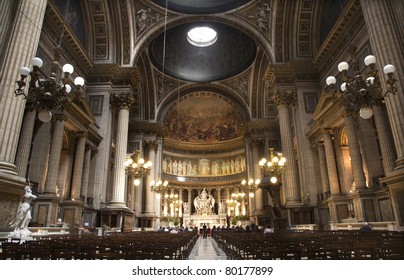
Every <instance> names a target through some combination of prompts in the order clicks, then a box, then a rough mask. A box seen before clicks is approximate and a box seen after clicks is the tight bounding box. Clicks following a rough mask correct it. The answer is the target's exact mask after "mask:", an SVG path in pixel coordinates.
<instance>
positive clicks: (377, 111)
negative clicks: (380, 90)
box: [372, 105, 397, 175]
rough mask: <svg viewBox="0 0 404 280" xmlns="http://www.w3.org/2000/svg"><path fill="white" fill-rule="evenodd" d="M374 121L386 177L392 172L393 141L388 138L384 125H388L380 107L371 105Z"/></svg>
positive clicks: (393, 160)
mask: <svg viewBox="0 0 404 280" xmlns="http://www.w3.org/2000/svg"><path fill="white" fill-rule="evenodd" d="M372 108H373V112H374V120H375V125H376V130H377V136H378V138H379V143H380V151H381V153H382V158H383V169H384V174H385V175H388V174H390V173H391V172H393V171H394V167H395V161H396V157H397V156H396V152H395V150H394V143H393V139H392V138H391V137H390V136H391V135H390V131H389V129H388V128H387V126H386V124H387V123H388V121H387V119H386V117H385V113H384V111H383V108H382V106H381V105H373V106H372Z"/></svg>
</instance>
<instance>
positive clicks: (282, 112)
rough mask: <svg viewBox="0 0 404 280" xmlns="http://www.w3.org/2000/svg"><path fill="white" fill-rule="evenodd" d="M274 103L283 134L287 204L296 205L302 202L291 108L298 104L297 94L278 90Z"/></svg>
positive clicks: (291, 91)
mask: <svg viewBox="0 0 404 280" xmlns="http://www.w3.org/2000/svg"><path fill="white" fill-rule="evenodd" d="M274 101H275V104H276V105H277V108H278V115H279V127H280V132H281V143H282V153H283V156H284V157H285V158H286V166H285V171H284V176H283V178H284V180H285V182H283V183H284V184H283V185H284V186H285V190H286V204H287V205H288V204H290V205H293V206H294V205H296V203H299V202H300V195H299V180H298V176H299V173H298V169H297V165H296V158H295V152H294V146H293V134H292V126H291V120H290V113H289V106H291V105H292V104H294V103H295V102H296V92H295V91H293V90H285V91H281V90H277V91H276V92H275V93H274Z"/></svg>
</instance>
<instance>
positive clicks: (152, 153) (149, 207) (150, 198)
mask: <svg viewBox="0 0 404 280" xmlns="http://www.w3.org/2000/svg"><path fill="white" fill-rule="evenodd" d="M146 147H147V148H148V157H147V160H150V161H152V164H154V168H152V169H151V172H150V175H149V176H147V178H145V179H146V213H152V214H154V215H155V214H156V203H155V201H156V199H155V194H154V193H153V192H152V191H151V184H150V182H151V180H152V178H155V170H156V169H158V168H159V163H158V162H156V160H155V159H156V151H157V149H158V145H157V143H156V141H150V142H147V143H146Z"/></svg>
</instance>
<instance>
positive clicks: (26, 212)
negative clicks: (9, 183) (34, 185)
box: [9, 184, 36, 238]
mask: <svg viewBox="0 0 404 280" xmlns="http://www.w3.org/2000/svg"><path fill="white" fill-rule="evenodd" d="M24 191H25V193H24V201H23V203H22V204H21V206H20V208H19V209H18V212H17V215H16V217H15V218H14V220H12V221H11V222H10V228H11V229H12V230H13V231H12V232H10V233H9V236H10V237H18V238H27V237H29V236H30V235H31V232H30V231H29V230H28V229H27V227H28V224H29V222H30V221H31V218H32V217H31V205H30V203H31V201H32V200H33V199H35V198H36V196H35V195H33V194H32V190H31V186H30V185H29V184H28V185H27V186H25V188H24Z"/></svg>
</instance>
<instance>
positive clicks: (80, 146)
mask: <svg viewBox="0 0 404 280" xmlns="http://www.w3.org/2000/svg"><path fill="white" fill-rule="evenodd" d="M85 148H86V134H85V133H79V134H78V135H77V145H76V155H75V157H74V167H73V181H72V192H71V198H72V199H74V200H77V201H80V194H81V183H82V179H83V166H84V150H85Z"/></svg>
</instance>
